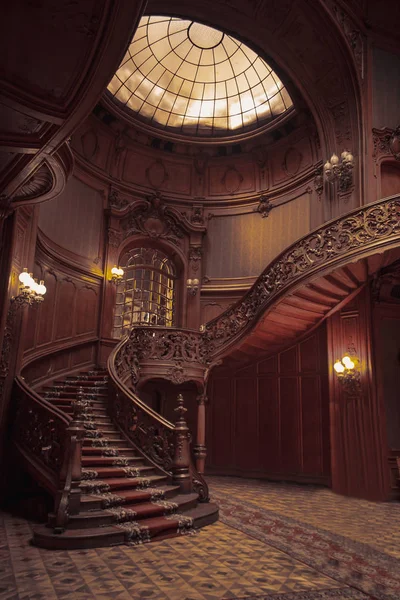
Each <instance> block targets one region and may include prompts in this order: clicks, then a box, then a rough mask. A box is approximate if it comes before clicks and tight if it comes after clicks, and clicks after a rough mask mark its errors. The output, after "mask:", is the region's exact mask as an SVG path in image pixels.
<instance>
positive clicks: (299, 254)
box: [205, 198, 400, 358]
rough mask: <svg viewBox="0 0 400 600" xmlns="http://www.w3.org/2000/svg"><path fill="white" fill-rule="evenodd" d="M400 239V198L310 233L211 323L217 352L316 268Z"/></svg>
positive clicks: (225, 348)
mask: <svg viewBox="0 0 400 600" xmlns="http://www.w3.org/2000/svg"><path fill="white" fill-rule="evenodd" d="M399 241H400V199H399V198H393V199H389V200H384V201H380V202H376V203H374V204H370V205H366V206H365V207H363V208H361V209H357V210H354V211H352V212H350V213H348V214H347V215H344V216H342V217H340V218H339V219H336V220H334V221H331V222H329V223H327V224H325V225H324V226H323V227H320V228H319V229H317V230H315V231H313V232H311V233H310V234H308V235H306V236H304V237H303V238H302V239H301V240H300V241H298V242H296V243H295V244H293V245H292V246H290V247H289V248H288V249H287V250H286V251H284V252H283V253H282V254H281V255H280V256H279V257H278V258H277V259H276V260H274V261H273V262H272V263H271V264H270V265H269V266H268V267H267V268H266V269H265V271H264V272H263V273H262V274H261V275H260V277H259V278H258V279H257V281H256V282H255V284H254V285H253V286H252V288H251V289H250V290H249V291H248V292H247V293H246V294H245V296H244V297H243V299H241V300H240V301H239V302H237V303H236V304H235V305H234V306H233V307H232V308H230V309H229V310H227V311H225V312H224V313H222V314H221V315H220V316H219V317H217V318H215V319H214V320H212V321H210V322H209V323H207V325H206V326H205V339H206V340H207V343H208V344H210V345H211V347H212V349H213V350H212V356H213V358H215V357H216V356H220V355H223V354H224V353H226V352H227V351H228V349H229V348H230V347H231V346H232V345H233V344H234V343H235V342H237V341H238V339H239V338H241V337H242V336H244V335H245V334H246V332H249V331H250V330H251V329H252V328H253V327H254V326H255V324H256V323H257V321H258V319H259V318H260V317H261V315H262V314H263V312H265V310H266V309H267V307H268V306H269V305H270V304H272V303H273V301H274V300H275V299H276V298H277V297H278V296H280V295H282V294H284V293H285V291H287V290H289V288H291V287H292V286H293V285H295V284H298V283H299V282H300V281H301V280H304V279H306V278H308V277H310V276H311V275H312V274H313V273H315V272H317V271H319V270H321V269H325V268H326V267H327V266H329V267H332V268H333V267H334V266H337V265H339V264H341V263H342V264H343V263H345V262H348V261H350V260H352V259H354V258H356V257H358V256H363V255H364V256H365V255H368V254H369V253H371V252H373V251H374V250H375V251H376V249H377V248H384V247H387V246H394V245H397V244H398V243H399Z"/></svg>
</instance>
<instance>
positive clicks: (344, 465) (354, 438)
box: [328, 287, 390, 500]
mask: <svg viewBox="0 0 400 600" xmlns="http://www.w3.org/2000/svg"><path fill="white" fill-rule="evenodd" d="M371 322H372V316H371V302H370V291H369V288H368V287H365V288H363V289H362V290H361V291H360V293H359V294H358V295H357V296H356V297H355V298H354V299H353V300H352V302H351V303H349V304H347V305H346V307H345V308H344V309H342V310H341V311H338V312H337V313H335V314H334V315H332V316H331V317H330V318H329V319H328V334H329V336H328V340H329V342H328V350H329V355H328V356H329V366H330V411H331V445H332V488H333V489H334V490H335V491H337V492H339V493H341V494H345V495H349V496H357V497H361V498H367V499H371V500H385V499H388V497H389V494H390V482H389V469H388V467H387V462H386V461H387V459H386V456H387V441H386V431H385V411H384V406H383V402H382V401H381V399H380V398H379V395H378V394H377V391H376V384H375V380H374V377H375V375H374V371H375V364H374V361H373V357H372V341H371V340H372V331H371ZM349 352H354V354H355V355H356V356H357V358H358V360H359V362H360V377H361V390H360V393H359V394H356V395H351V396H350V395H346V393H345V390H344V389H343V386H342V385H341V384H340V382H339V381H338V378H337V377H336V375H335V373H334V370H333V364H334V362H335V360H337V358H338V357H342V356H343V355H344V354H345V353H349Z"/></svg>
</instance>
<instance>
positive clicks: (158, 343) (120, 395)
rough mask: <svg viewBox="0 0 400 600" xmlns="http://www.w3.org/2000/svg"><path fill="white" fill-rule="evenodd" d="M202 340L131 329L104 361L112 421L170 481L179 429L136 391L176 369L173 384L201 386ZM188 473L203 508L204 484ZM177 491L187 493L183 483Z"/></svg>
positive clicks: (194, 472) (204, 367)
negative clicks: (155, 378) (187, 383)
mask: <svg viewBox="0 0 400 600" xmlns="http://www.w3.org/2000/svg"><path fill="white" fill-rule="evenodd" d="M202 339H203V336H202V334H200V333H199V332H195V331H188V330H177V329H171V328H162V327H140V326H135V327H133V329H132V331H131V332H130V334H129V335H128V336H126V337H125V338H124V339H123V340H122V341H121V342H120V343H119V344H118V345H117V346H116V347H115V348H114V349H113V351H112V352H111V354H110V357H109V359H108V371H109V375H110V381H111V388H110V395H111V398H110V400H111V401H110V404H109V407H110V412H111V415H112V417H113V418H114V420H115V422H116V423H117V425H118V426H119V427H120V429H121V430H122V431H123V432H124V433H125V435H127V437H129V439H130V440H131V441H132V442H133V443H134V444H135V446H136V447H137V448H138V449H139V450H140V451H141V452H142V453H143V454H145V456H146V457H147V458H148V459H149V460H150V461H151V462H153V463H154V464H155V465H156V466H157V467H159V468H160V469H161V470H162V471H164V473H166V474H167V475H168V476H169V477H170V478H171V479H173V478H174V464H176V458H177V456H176V440H178V439H180V438H179V436H180V435H181V434H182V431H179V429H180V427H181V425H182V424H181V425H180V426H179V427H178V429H177V427H176V426H175V425H174V424H173V423H171V422H170V421H168V420H167V419H165V418H164V417H162V416H161V415H159V414H158V413H157V412H156V411H154V410H153V409H151V408H150V407H149V406H147V404H146V403H145V402H143V401H142V400H141V399H140V397H139V394H138V392H137V391H136V389H137V384H138V382H139V380H140V383H142V382H143V381H144V380H145V378H146V377H147V378H149V379H150V378H152V377H163V378H166V379H168V378H170V379H171V380H174V378H173V377H168V372H169V371H170V370H171V369H175V368H176V369H178V370H179V371H178V372H179V374H182V379H181V375H180V376H179V377H178V381H175V382H176V383H179V382H181V380H182V381H187V380H189V379H194V380H195V379H196V378H197V379H198V380H199V381H203V380H204V373H205V372H206V371H207V370H208V364H207V360H206V358H205V355H204V354H203V353H204V346H203V342H202ZM199 356H200V357H201V360H199V359H198V357H199ZM188 365H189V366H188ZM143 371H144V372H145V377H143ZM176 468H177V467H176ZM189 471H190V476H191V482H190V489H195V490H196V492H197V493H198V494H199V498H200V499H201V501H203V502H207V501H208V500H209V495H208V487H207V484H206V482H205V481H204V479H203V478H202V477H201V475H200V474H199V473H198V472H197V470H196V468H195V466H194V465H193V463H192V461H191V460H190V465H189ZM175 472H176V469H175ZM183 479H184V478H183ZM181 487H182V491H183V492H187V491H188V485H187V481H186V480H184V481H183V482H182V486H181Z"/></svg>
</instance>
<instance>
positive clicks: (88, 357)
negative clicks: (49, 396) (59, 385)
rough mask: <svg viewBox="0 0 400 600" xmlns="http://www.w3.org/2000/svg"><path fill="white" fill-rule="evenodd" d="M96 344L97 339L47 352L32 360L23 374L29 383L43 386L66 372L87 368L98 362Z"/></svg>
mask: <svg viewBox="0 0 400 600" xmlns="http://www.w3.org/2000/svg"><path fill="white" fill-rule="evenodd" d="M96 346H97V342H96V341H94V342H84V343H83V344H79V343H78V344H77V345H73V346H71V347H67V348H63V349H62V350H59V351H57V352H54V353H53V354H47V355H45V356H42V357H40V358H38V359H37V360H33V361H32V362H30V363H29V365H28V366H27V367H25V369H23V371H22V375H23V376H24V377H25V379H26V381H28V383H29V384H31V385H33V386H34V387H36V386H39V385H40V386H42V385H43V383H44V382H45V381H47V380H49V381H50V380H51V381H52V380H54V379H55V378H56V377H58V376H60V377H61V375H63V374H64V373H68V372H71V371H73V370H76V371H79V370H81V369H82V370H84V369H87V368H89V367H91V366H94V365H95V364H96V349H97V348H96Z"/></svg>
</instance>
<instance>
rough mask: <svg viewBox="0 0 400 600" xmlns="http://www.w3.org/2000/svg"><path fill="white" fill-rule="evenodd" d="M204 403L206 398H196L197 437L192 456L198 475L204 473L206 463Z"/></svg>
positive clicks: (202, 395) (201, 396)
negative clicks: (193, 456) (194, 459)
mask: <svg viewBox="0 0 400 600" xmlns="http://www.w3.org/2000/svg"><path fill="white" fill-rule="evenodd" d="M206 402H207V396H206V395H205V394H200V395H199V396H197V436H196V445H195V446H194V449H193V451H194V455H195V457H196V469H197V471H198V472H199V473H204V465H205V462H206V456H207V448H206V445H205V444H206Z"/></svg>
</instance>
